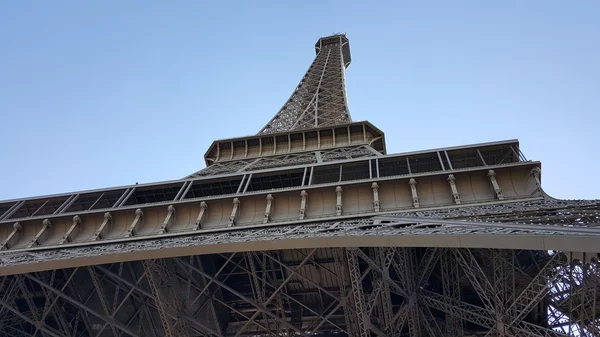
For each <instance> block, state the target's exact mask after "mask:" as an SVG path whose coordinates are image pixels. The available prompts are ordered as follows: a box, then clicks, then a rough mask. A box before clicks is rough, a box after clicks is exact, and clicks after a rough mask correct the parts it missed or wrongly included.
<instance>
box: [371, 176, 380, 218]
mask: <svg viewBox="0 0 600 337" xmlns="http://www.w3.org/2000/svg"><path fill="white" fill-rule="evenodd" d="M371 189H373V210H374V211H375V212H379V185H378V184H377V183H376V182H374V183H372V184H371Z"/></svg>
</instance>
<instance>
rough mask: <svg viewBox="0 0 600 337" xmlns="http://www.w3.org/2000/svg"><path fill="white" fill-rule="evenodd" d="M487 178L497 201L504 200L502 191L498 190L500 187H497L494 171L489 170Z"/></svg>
mask: <svg viewBox="0 0 600 337" xmlns="http://www.w3.org/2000/svg"><path fill="white" fill-rule="evenodd" d="M487 176H488V178H490V182H491V183H492V187H494V192H496V197H497V198H498V200H504V195H503V194H502V189H501V188H500V185H498V181H497V180H496V172H495V171H494V170H489V171H488V174H487Z"/></svg>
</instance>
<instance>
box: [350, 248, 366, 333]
mask: <svg viewBox="0 0 600 337" xmlns="http://www.w3.org/2000/svg"><path fill="white" fill-rule="evenodd" d="M358 250H359V249H358V248H348V249H346V256H347V258H348V271H349V272H350V284H351V287H352V299H353V300H354V310H356V321H357V326H358V331H357V332H358V336H360V337H369V336H370V333H369V330H368V329H369V325H370V324H369V323H368V321H367V320H368V318H367V317H366V312H365V309H366V305H365V293H364V291H363V285H362V281H361V272H360V265H359V264H358V256H357V251H358Z"/></svg>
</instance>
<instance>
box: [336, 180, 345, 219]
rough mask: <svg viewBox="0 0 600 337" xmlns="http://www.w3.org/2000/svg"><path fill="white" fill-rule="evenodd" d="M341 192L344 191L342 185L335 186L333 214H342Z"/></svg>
mask: <svg viewBox="0 0 600 337" xmlns="http://www.w3.org/2000/svg"><path fill="white" fill-rule="evenodd" d="M342 192H344V190H343V189H342V186H338V187H336V188H335V194H336V203H335V214H336V215H342Z"/></svg>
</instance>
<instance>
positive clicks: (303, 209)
mask: <svg viewBox="0 0 600 337" xmlns="http://www.w3.org/2000/svg"><path fill="white" fill-rule="evenodd" d="M300 197H302V201H301V202H300V217H299V219H300V220H304V215H305V213H306V198H307V197H308V193H306V190H302V192H300Z"/></svg>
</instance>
